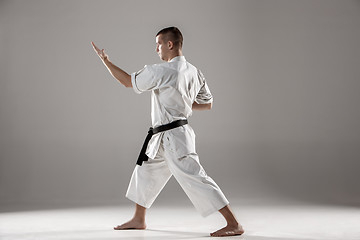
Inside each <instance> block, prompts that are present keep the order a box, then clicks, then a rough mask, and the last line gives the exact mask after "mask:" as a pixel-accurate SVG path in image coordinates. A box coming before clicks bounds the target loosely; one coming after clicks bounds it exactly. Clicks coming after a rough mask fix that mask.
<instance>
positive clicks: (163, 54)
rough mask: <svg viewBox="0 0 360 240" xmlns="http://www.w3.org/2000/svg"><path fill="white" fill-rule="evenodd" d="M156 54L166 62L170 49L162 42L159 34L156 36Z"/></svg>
mask: <svg viewBox="0 0 360 240" xmlns="http://www.w3.org/2000/svg"><path fill="white" fill-rule="evenodd" d="M156 52H157V54H158V55H159V57H160V58H161V60H164V61H167V60H168V57H169V53H170V49H169V46H168V44H167V43H166V42H164V41H163V39H162V35H161V34H160V35H158V36H156Z"/></svg>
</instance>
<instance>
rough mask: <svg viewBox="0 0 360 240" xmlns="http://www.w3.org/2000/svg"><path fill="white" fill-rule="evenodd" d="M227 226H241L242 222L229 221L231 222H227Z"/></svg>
mask: <svg viewBox="0 0 360 240" xmlns="http://www.w3.org/2000/svg"><path fill="white" fill-rule="evenodd" d="M227 226H229V227H236V228H237V227H240V226H241V225H240V223H239V222H238V221H236V220H235V221H229V222H227Z"/></svg>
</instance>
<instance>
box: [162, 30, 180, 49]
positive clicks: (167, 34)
mask: <svg viewBox="0 0 360 240" xmlns="http://www.w3.org/2000/svg"><path fill="white" fill-rule="evenodd" d="M160 34H162V35H163V40H164V41H171V42H172V43H173V44H174V46H175V47H179V48H182V45H183V36H182V34H181V32H180V30H179V29H178V28H177V27H167V28H164V29H162V30H160V31H159V32H158V33H157V34H156V37H157V36H159V35H160Z"/></svg>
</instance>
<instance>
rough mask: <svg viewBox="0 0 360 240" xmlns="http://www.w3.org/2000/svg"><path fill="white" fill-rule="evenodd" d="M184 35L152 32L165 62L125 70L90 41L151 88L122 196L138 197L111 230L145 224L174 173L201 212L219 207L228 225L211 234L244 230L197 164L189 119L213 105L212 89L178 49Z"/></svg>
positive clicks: (124, 78) (121, 76)
mask: <svg viewBox="0 0 360 240" xmlns="http://www.w3.org/2000/svg"><path fill="white" fill-rule="evenodd" d="M182 43H183V37H182V34H181V32H180V31H179V29H178V28H176V27H169V28H165V29H162V30H161V31H159V32H158V33H157V34H156V52H157V53H158V55H159V57H160V58H161V60H163V61H165V63H161V64H154V65H149V66H145V67H144V68H143V69H142V70H140V71H138V72H136V73H133V74H131V75H129V74H127V73H126V72H125V71H123V70H122V69H120V68H119V67H117V66H115V65H114V64H113V63H112V62H111V61H110V60H109V58H108V55H107V54H106V53H105V52H104V49H102V50H100V49H99V48H98V47H96V46H95V44H94V43H93V42H92V45H93V47H94V50H95V51H96V53H97V54H98V56H99V57H100V59H101V60H102V61H103V63H104V64H105V66H106V67H107V69H108V70H109V72H110V73H111V74H112V76H113V77H114V78H116V79H117V80H118V81H120V83H122V84H123V85H124V86H125V87H132V88H133V89H134V91H135V92H136V93H142V92H145V91H151V120H152V128H150V130H149V134H148V136H147V138H146V140H145V143H144V146H143V148H142V150H141V152H140V156H139V158H138V161H137V165H136V167H135V169H134V172H133V174H132V177H131V180H130V184H129V187H128V190H127V193H126V197H127V198H129V199H130V200H132V201H134V202H135V203H136V205H135V214H134V217H133V218H132V219H131V220H130V221H128V222H126V223H124V224H122V225H119V226H117V227H115V228H114V229H115V230H124V229H145V228H146V224H145V213H146V208H149V207H150V206H151V205H152V203H153V202H154V201H155V199H156V197H157V196H158V194H159V193H160V191H161V190H162V188H163V187H164V186H165V184H166V183H167V181H168V180H169V178H170V177H171V176H172V175H174V177H175V179H176V180H177V181H178V182H179V184H180V185H181V187H182V188H183V190H184V191H185V193H186V194H187V195H188V197H189V198H190V200H191V201H192V203H193V204H194V206H195V208H196V209H197V210H198V211H199V212H200V214H201V215H202V216H204V217H205V216H208V215H210V214H211V213H213V212H216V211H219V212H220V213H221V214H222V215H223V216H224V218H225V220H226V221H227V226H225V227H224V228H222V229H220V230H218V231H216V232H213V233H211V234H210V235H211V236H215V237H219V236H234V235H241V234H242V233H244V230H243V228H242V226H241V225H240V224H239V223H238V221H237V220H236V218H235V216H234V214H233V213H232V211H231V210H230V207H229V202H228V200H227V199H226V198H225V196H224V194H223V193H222V192H221V190H220V188H219V187H218V185H216V183H215V182H214V181H213V179H211V178H210V177H209V176H208V175H207V174H206V172H205V171H204V169H203V168H202V166H201V165H200V162H199V158H198V155H197V154H196V151H195V134H194V131H193V130H192V128H191V127H190V126H189V124H187V119H188V118H189V117H190V116H191V114H192V110H208V109H211V107H212V101H213V98H212V95H211V92H210V90H209V88H208V85H207V83H206V81H205V78H204V76H203V74H202V73H201V72H200V70H198V69H197V68H196V67H194V66H193V65H191V64H190V63H189V62H187V61H186V59H185V57H184V56H183V54H182Z"/></svg>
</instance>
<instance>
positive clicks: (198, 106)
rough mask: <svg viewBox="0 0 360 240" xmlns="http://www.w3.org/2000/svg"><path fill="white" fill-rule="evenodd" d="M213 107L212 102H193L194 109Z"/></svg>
mask: <svg viewBox="0 0 360 240" xmlns="http://www.w3.org/2000/svg"><path fill="white" fill-rule="evenodd" d="M211 108H212V102H211V103H204V104H199V103H197V102H194V103H193V104H192V110H210V109H211Z"/></svg>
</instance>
